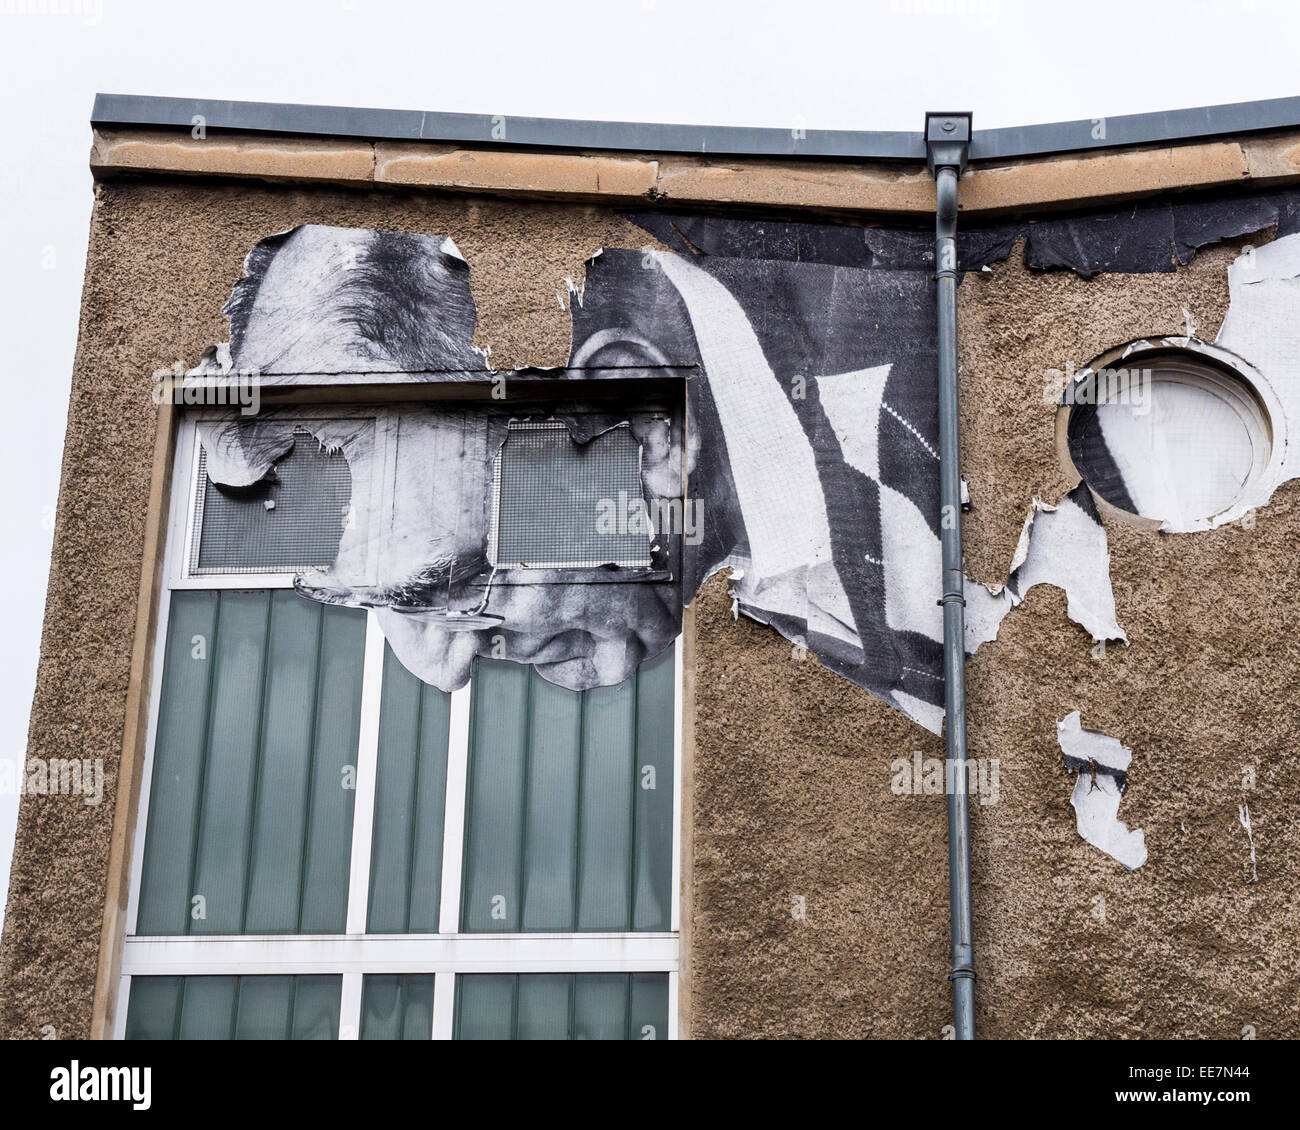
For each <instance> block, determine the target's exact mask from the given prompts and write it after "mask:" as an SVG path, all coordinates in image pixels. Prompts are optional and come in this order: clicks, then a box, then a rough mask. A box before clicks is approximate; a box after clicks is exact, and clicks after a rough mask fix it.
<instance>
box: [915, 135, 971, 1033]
mask: <svg viewBox="0 0 1300 1130" xmlns="http://www.w3.org/2000/svg"><path fill="white" fill-rule="evenodd" d="M970 137H971V116H970V114H968V113H956V114H938V113H930V114H926V116H925V152H926V164H927V165H928V166H929V168H930V171H931V172H932V173H933V174H934V179H935V188H936V194H937V204H936V209H935V224H934V234H935V242H934V254H935V279H936V281H937V283H938V306H937V313H938V331H939V484H940V487H939V489H940V516H941V521H940V543H941V548H942V557H943V597H942V599H941V601H940V603H941V604H942V605H943V673H944V709H945V720H946V723H947V725H946V727H945V745H946V755H947V764H946V765H945V769H946V771H947V772H946V775H945V780H946V781H947V782H949V783H950V787H948V788H947V790H946V791H947V794H948V894H949V914H950V918H951V923H952V972H951V973H949V974H948V980H949V981H951V982H952V1011H953V1027H954V1029H955V1034H956V1038H957V1039H959V1040H973V1039H974V1038H975V953H974V946H973V944H972V939H971V896H970V804H969V797H968V794H967V790H966V648H965V637H966V597H965V577H964V574H963V571H962V569H963V562H962V549H961V467H960V457H961V446H960V442H959V439H958V427H957V425H958V400H957V243H956V236H957V178H958V177H959V176H960V175H961V171H962V169H963V168H965V166H966V154H967V150H968V149H969V147H970Z"/></svg>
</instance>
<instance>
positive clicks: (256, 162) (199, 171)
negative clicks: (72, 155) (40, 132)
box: [90, 130, 375, 183]
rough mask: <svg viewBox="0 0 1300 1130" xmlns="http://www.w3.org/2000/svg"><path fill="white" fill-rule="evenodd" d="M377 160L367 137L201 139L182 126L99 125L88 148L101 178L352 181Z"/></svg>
mask: <svg viewBox="0 0 1300 1130" xmlns="http://www.w3.org/2000/svg"><path fill="white" fill-rule="evenodd" d="M374 165H375V147H374V146H373V145H371V144H370V143H369V142H358V141H334V140H331V139H329V138H320V139H319V140H317V139H306V138H273V137H258V136H251V135H249V136H239V135H231V134H226V135H222V136H220V137H217V136H212V137H207V138H204V139H201V140H200V139H197V138H194V137H192V136H191V135H190V134H189V133H186V132H183V131H180V130H130V131H120V132H119V131H112V132H108V131H105V132H101V131H99V130H95V131H94V142H93V144H92V146H91V150H90V169H91V172H93V173H94V174H95V176H96V178H97V179H98V178H101V177H105V176H112V175H113V174H115V173H123V172H132V171H134V172H151V173H186V174H194V175H200V176H201V175H208V176H228V177H253V178H257V179H259V180H293V181H333V182H342V183H349V182H353V181H369V180H371V179H373V176H374Z"/></svg>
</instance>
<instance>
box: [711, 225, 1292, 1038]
mask: <svg viewBox="0 0 1300 1130" xmlns="http://www.w3.org/2000/svg"><path fill="white" fill-rule="evenodd" d="M1263 238H1266V236H1265V237H1263ZM1242 242H1249V240H1243V241H1237V244H1233V245H1228V246H1224V247H1217V248H1212V249H1208V250H1206V251H1203V252H1202V253H1201V254H1200V255H1199V256H1198V257H1197V258H1196V260H1194V261H1193V263H1192V264H1191V265H1190V266H1189V267H1188V268H1186V269H1183V270H1179V271H1178V272H1176V273H1171V274H1146V275H1103V276H1100V277H1098V278H1096V279H1094V280H1092V281H1083V280H1081V279H1079V278H1077V277H1075V276H1074V275H1072V274H1068V273H1064V272H1053V273H1049V274H1044V273H1040V272H1030V271H1029V270H1027V269H1026V268H1025V267H1024V266H1023V264H1022V263H1021V262H1020V259H1019V256H1018V253H1017V254H1013V256H1012V257H1011V259H1010V260H1009V261H1008V262H1006V263H1002V264H999V265H997V266H995V267H994V268H993V270H992V272H991V273H985V274H979V275H968V276H967V277H966V279H965V281H964V282H963V284H962V286H961V288H960V290H959V311H960V319H961V324H960V331H959V341H960V349H961V364H962V373H961V380H962V397H963V427H964V434H963V437H962V439H963V471H964V473H965V474H966V476H967V478H968V480H969V482H970V486H971V492H972V495H973V497H974V501H975V505H976V509H975V511H974V512H973V513H971V514H969V515H967V517H966V521H965V526H964V529H965V535H966V550H967V557H968V565H969V568H970V570H971V572H972V573H973V574H974V575H975V576H977V577H980V578H981V579H983V580H986V581H989V582H993V581H1001V580H1004V579H1005V577H1006V571H1007V565H1008V563H1009V561H1010V559H1011V555H1012V552H1013V550H1014V548H1015V543H1016V539H1017V538H1018V537H1019V535H1020V530H1021V526H1022V524H1023V521H1024V517H1025V512H1026V509H1027V507H1028V505H1029V502H1030V499H1031V497H1032V496H1034V495H1035V494H1037V495H1038V496H1039V497H1041V498H1043V499H1044V500H1045V501H1049V502H1054V501H1056V500H1057V499H1059V497H1060V496H1061V495H1062V494H1063V493H1064V492H1065V490H1066V488H1067V483H1066V479H1065V477H1064V474H1063V472H1062V470H1061V467H1060V464H1059V461H1058V457H1057V454H1056V446H1055V440H1054V432H1053V425H1054V417H1055V409H1054V408H1053V407H1051V406H1049V405H1047V404H1045V403H1044V400H1043V386H1044V383H1045V382H1044V371H1045V370H1047V369H1062V368H1064V367H1065V364H1066V362H1067V361H1072V362H1073V363H1074V365H1075V366H1076V368H1077V367H1081V366H1082V365H1084V364H1086V363H1087V362H1088V361H1090V360H1091V359H1092V358H1093V357H1095V356H1096V355H1097V354H1099V353H1101V352H1102V351H1103V350H1105V349H1107V348H1109V347H1110V346H1113V345H1117V344H1121V343H1123V342H1125V341H1128V340H1130V339H1132V338H1136V337H1140V336H1144V335H1148V334H1151V335H1154V334H1166V333H1182V332H1184V324H1185V323H1184V317H1183V313H1182V308H1183V307H1187V309H1188V310H1189V311H1190V312H1191V314H1192V315H1193V317H1194V319H1195V321H1196V324H1197V327H1198V330H1199V332H1200V333H1201V334H1202V335H1203V336H1204V337H1206V338H1210V339H1212V338H1213V336H1214V334H1215V333H1216V332H1217V330H1218V326H1219V323H1220V322H1221V320H1222V317H1223V314H1224V312H1225V311H1226V309H1227V298H1228V296H1227V276H1226V270H1227V265H1228V263H1229V262H1230V261H1231V259H1232V257H1233V255H1234V254H1235V253H1236V247H1237V245H1238V244H1240V243H1242ZM1254 242H1255V243H1257V244H1258V243H1260V242H1262V238H1261V237H1255V239H1254ZM1107 535H1108V537H1109V541H1110V548H1111V554H1112V561H1111V575H1112V578H1113V585H1114V590H1115V599H1116V606H1117V609H1118V614H1119V622H1120V624H1121V625H1122V626H1123V627H1124V628H1125V629H1126V630H1127V632H1128V635H1129V638H1130V640H1131V645H1130V646H1129V647H1125V646H1124V645H1123V644H1117V645H1111V646H1110V647H1109V648H1108V649H1107V650H1106V652H1105V654H1104V657H1100V658H1094V657H1093V651H1092V644H1091V640H1090V639H1089V637H1088V636H1087V634H1086V633H1085V632H1084V631H1083V630H1082V629H1081V628H1080V627H1078V626H1077V625H1075V624H1073V623H1071V622H1070V621H1068V620H1067V619H1066V614H1065V597H1064V594H1063V593H1061V592H1060V591H1059V590H1056V589H1051V588H1046V587H1039V588H1036V589H1034V590H1032V591H1031V593H1030V594H1029V597H1028V599H1027V600H1026V602H1025V604H1024V605H1023V606H1022V607H1021V608H1019V609H1017V610H1015V611H1013V612H1012V613H1011V614H1010V615H1009V616H1008V618H1007V619H1006V620H1005V621H1004V622H1003V625H1002V630H1001V633H1000V635H999V638H998V639H997V640H996V641H995V642H993V643H991V644H987V645H985V646H984V647H983V648H981V649H980V651H979V652H978V653H977V654H976V655H975V656H974V657H973V658H972V659H971V660H970V662H969V663H968V666H967V672H968V676H967V683H968V696H969V709H968V718H969V726H970V740H969V755H970V756H971V757H974V758H997V759H998V761H999V765H1000V782H999V783H1000V791H1001V796H1000V799H999V801H998V803H996V804H993V805H989V806H983V805H980V804H978V803H973V805H972V843H973V871H974V876H973V884H974V910H975V947H976V965H977V968H978V971H979V976H980V980H979V983H978V987H977V994H976V1007H977V1026H978V1031H979V1034H980V1035H981V1036H984V1037H991V1038H1013V1039H1014V1038H1031V1037H1032V1038H1065V1037H1082V1038H1094V1039H1095V1038H1144V1037H1145V1038H1151V1037H1216V1038H1226V1039H1234V1038H1240V1036H1241V1034H1242V1029H1243V1028H1244V1027H1245V1026H1247V1025H1250V1026H1253V1027H1254V1028H1255V1029H1256V1031H1257V1033H1258V1035H1259V1036H1260V1038H1268V1037H1289V1038H1295V1037H1296V1036H1297V1035H1298V1034H1300V1018H1298V1017H1297V1015H1296V1012H1295V1009H1294V1002H1295V1001H1296V999H1297V998H1298V997H1300V957H1298V952H1300V950H1298V947H1297V946H1296V943H1295V940H1294V938H1295V930H1296V926H1297V911H1296V905H1295V894H1294V891H1295V882H1294V876H1295V874H1296V868H1297V866H1300V854H1298V853H1300V824H1298V819H1300V791H1298V790H1297V788H1296V786H1295V783H1294V782H1295V779H1296V772H1297V768H1298V766H1297V760H1298V758H1297V753H1296V750H1295V747H1294V743H1293V741H1292V734H1294V733H1295V732H1297V730H1300V639H1298V633H1300V613H1298V612H1297V610H1296V608H1295V606H1294V603H1293V602H1290V601H1288V600H1287V599H1286V596H1287V594H1288V593H1290V592H1293V591H1295V587H1296V585H1297V584H1298V583H1300V563H1298V562H1297V556H1296V553H1295V546H1296V544H1297V538H1298V536H1300V484H1295V483H1292V484H1289V485H1288V486H1285V487H1283V488H1282V489H1281V490H1280V491H1279V492H1278V493H1277V495H1276V496H1275V497H1274V500H1273V502H1272V504H1271V505H1270V506H1268V507H1267V508H1265V509H1263V510H1261V511H1260V512H1259V513H1258V514H1257V515H1256V519H1255V526H1254V529H1253V530H1248V529H1243V528H1241V527H1240V526H1234V527H1229V528H1224V529H1220V530H1217V531H1214V532H1212V533H1206V534H1194V535H1186V534H1184V535H1172V536H1171V535H1165V534H1160V533H1156V532H1151V531H1144V530H1141V529H1138V528H1137V527H1135V526H1134V525H1131V524H1129V523H1126V522H1123V521H1115V520H1111V521H1108V523H1107ZM729 603H730V602H729V601H728V600H727V598H726V594H725V589H724V587H723V585H722V583H721V581H720V580H718V579H715V580H714V581H713V582H711V583H710V585H709V586H708V588H707V589H706V590H705V592H704V593H703V594H702V596H701V598H700V601H699V605H698V609H697V626H698V638H697V643H696V655H697V681H696V703H697V711H696V724H695V734H696V763H695V805H696V820H695V891H694V912H695V945H694V952H693V960H694V963H695V969H694V989H695V992H694V996H693V1006H694V1014H693V1022H694V1030H695V1033H696V1034H697V1035H718V1036H769V1037H771V1036H842V1037H858V1036H865V1035H871V1036H878V1037H891V1036H893V1037H921V1038H937V1037H939V1036H940V1034H941V1032H942V1029H943V1026H944V1025H945V1024H947V1023H949V1020H950V1015H951V1012H950V1008H951V1006H950V999H949V995H948V986H947V984H946V983H945V982H944V980H943V976H944V974H945V973H946V971H947V961H948V953H947V945H948V921H947V900H948V890H947V844H946V832H945V813H944V803H945V802H944V798H943V797H942V796H922V797H912V796H895V795H894V794H893V793H892V792H891V789H890V782H891V777H892V772H891V770H890V768H889V763H890V762H891V761H892V760H893V759H894V758H897V757H910V756H911V755H912V753H913V751H916V750H920V751H921V752H922V753H923V755H924V756H925V757H942V756H943V748H942V743H941V742H940V740H939V739H937V738H935V737H934V736H933V735H930V734H928V733H926V732H925V731H923V730H921V729H920V728H919V727H916V726H912V725H910V724H909V723H907V722H906V721H904V720H903V719H901V718H900V717H899V716H898V715H897V714H896V713H895V712H893V711H891V710H890V709H888V708H887V707H885V706H884V705H883V704H881V703H880V702H878V701H876V700H875V699H873V698H871V697H870V696H869V695H867V694H866V693H865V692H863V691H861V690H859V689H858V688H856V687H854V686H851V685H850V684H848V683H847V682H844V681H843V680H840V679H837V678H836V677H834V676H833V675H830V674H829V673H827V672H825V671H822V670H820V669H819V668H818V667H817V666H816V663H815V660H812V659H804V660H800V659H799V658H798V655H797V653H796V652H792V650H791V648H790V645H789V644H787V643H785V642H784V641H783V640H781V639H779V638H777V637H776V636H775V635H774V634H772V633H771V632H769V631H767V630H766V629H764V628H761V627H759V626H758V625H754V624H746V623H744V622H741V623H740V624H738V625H737V624H733V623H731V616H730V611H729ZM752 704H761V707H759V708H757V709H756V708H755V707H754V706H753V705H752ZM1074 709H1081V710H1082V712H1083V722H1084V725H1085V726H1087V727H1089V728H1093V729H1100V730H1104V731H1106V732H1108V733H1110V734H1113V735H1116V736H1118V737H1119V738H1120V739H1121V740H1122V741H1123V742H1124V743H1125V744H1126V745H1129V746H1131V747H1132V748H1133V754H1134V759H1133V765H1132V767H1131V769H1130V773H1129V790H1128V793H1127V794H1126V796H1125V798H1124V801H1123V804H1122V805H1121V806H1120V818H1121V819H1122V820H1123V821H1125V822H1126V823H1127V824H1128V825H1129V827H1130V828H1134V827H1138V828H1142V829H1143V830H1144V831H1145V834H1146V842H1147V846H1148V849H1149V851H1150V858H1149V859H1148V861H1147V863H1146V864H1145V865H1144V866H1143V867H1142V868H1140V869H1139V870H1138V871H1136V872H1133V873H1129V872H1127V871H1125V870H1124V868H1123V867H1121V866H1120V865H1119V864H1118V863H1116V862H1115V861H1114V860H1113V859H1111V858H1110V857H1108V856H1106V855H1104V854H1102V853H1101V852H1100V851H1098V850H1097V849H1096V848H1094V847H1091V846H1089V845H1088V844H1086V843H1085V842H1084V841H1083V840H1082V839H1081V838H1080V837H1079V836H1078V834H1077V833H1076V831H1075V819H1074V810H1073V809H1072V808H1071V807H1070V804H1069V797H1070V793H1071V790H1072V788H1073V783H1074V778H1073V777H1072V776H1071V775H1069V774H1067V772H1066V771H1065V770H1064V768H1063V766H1062V757H1061V751H1060V749H1059V747H1058V745H1057V740H1056V726H1055V724H1056V722H1057V720H1059V719H1061V718H1063V717H1064V716H1065V715H1066V714H1067V713H1069V712H1070V711H1071V710H1074ZM760 710H761V718H762V723H761V724H756V721H755V720H756V716H760V714H759V712H760ZM1251 765H1253V766H1254V767H1255V774H1256V788H1255V789H1254V790H1253V791H1247V790H1244V789H1243V788H1242V780H1243V775H1244V774H1243V767H1245V766H1251ZM1241 804H1249V806H1250V815H1251V820H1252V824H1253V830H1254V844H1255V851H1256V857H1257V865H1258V874H1259V878H1258V881H1257V882H1252V881H1251V878H1252V868H1251V864H1250V858H1249V856H1250V848H1249V845H1248V842H1247V837H1246V833H1245V830H1244V829H1243V828H1242V827H1241V824H1240V822H1239V809H1238V806H1239V805H1241ZM796 896H802V897H803V898H804V899H805V901H806V918H805V919H804V920H802V921H801V920H799V919H797V918H796V917H795V916H794V915H793V914H792V907H793V902H792V900H793V899H794V898H795V897H796ZM1099 897H1100V899H1101V900H1102V901H1101V902H1099V901H1098V898H1099ZM1103 910H1104V916H1103V913H1102V912H1103Z"/></svg>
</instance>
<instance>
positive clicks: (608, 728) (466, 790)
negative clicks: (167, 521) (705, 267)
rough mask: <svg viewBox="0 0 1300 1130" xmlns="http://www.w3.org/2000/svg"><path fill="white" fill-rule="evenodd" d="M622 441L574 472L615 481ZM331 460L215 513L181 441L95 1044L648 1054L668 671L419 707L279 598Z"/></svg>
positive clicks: (475, 680)
mask: <svg viewBox="0 0 1300 1130" xmlns="http://www.w3.org/2000/svg"><path fill="white" fill-rule="evenodd" d="M370 411H371V412H382V411H383V410H382V409H371V410H370ZM356 415H357V413H356V412H354V413H352V416H353V421H354V422H355V416H356ZM617 432H618V429H615V430H614V431H613V432H610V433H607V434H608V435H614V434H616V433H617ZM622 433H623V434H622V437H621V438H619V439H616V440H613V441H612V442H614V443H616V444H620V445H623V446H622V447H620V449H619V450H617V451H615V450H614V449H612V448H611V449H610V452H611V453H612V454H600V455H599V457H600V458H601V459H612V461H613V462H614V464H615V465H616V466H619V467H626V466H632V467H636V466H638V465H639V462H638V459H639V455H638V452H637V450H636V446H637V445H636V442H635V440H632V437H631V434H630V432H628V430H627V429H626V428H624V429H622ZM565 438H566V442H569V441H568V440H567V436H566V437H565ZM600 438H601V437H598V438H597V440H596V441H593V442H599V440H600ZM629 440H631V443H632V450H628V449H627V448H626V442H627V441H629ZM512 442H513V437H512ZM507 446H508V445H507ZM593 450H596V449H593ZM335 458H336V457H335V456H331V455H327V454H326V453H325V452H324V451H323V450H322V448H321V446H320V445H319V444H318V443H317V442H316V441H315V440H314V439H312V438H311V436H310V434H307V433H305V432H304V433H295V435H294V443H293V445H292V448H291V450H289V451H288V452H286V453H285V454H284V455H283V456H281V458H280V459H279V461H277V463H276V464H275V467H274V471H273V476H272V477H270V478H269V479H268V480H267V481H265V482H263V483H260V484H257V485H256V486H255V487H253V488H248V489H245V490H243V491H239V492H228V491H226V492H223V491H219V490H218V489H217V488H216V487H215V486H213V484H212V483H211V482H210V481H209V480H208V479H207V476H206V471H205V463H204V459H203V455H202V452H201V450H199V448H198V444H197V439H196V435H195V421H194V419H187V420H185V421H183V423H182V426H181V433H180V440H179V443H178V451H177V460H176V467H177V470H176V472H175V473H176V475H177V476H178V479H177V481H178V482H179V483H181V484H183V485H184V487H185V488H186V489H177V490H175V491H173V500H174V513H173V515H172V522H171V525H170V533H169V548H168V556H167V561H166V563H165V575H166V579H167V591H166V592H165V593H164V600H163V606H162V608H161V610H160V627H159V635H158V654H157V656H156V660H155V685H154V688H153V697H152V702H151V713H152V725H151V731H150V742H149V748H148V750H147V754H146V772H145V778H144V783H143V786H142V793H141V806H140V813H141V822H140V827H139V829H138V831H137V836H136V849H135V855H134V859H135V871H134V873H133V882H132V894H131V906H130V907H129V909H128V929H127V937H126V940H125V944H124V947H123V958H122V972H123V977H122V983H121V987H120V992H119V1005H118V1009H117V1034H118V1035H119V1036H125V1037H128V1038H239V1039H243V1038H282V1039H333V1038H340V1037H341V1038H362V1039H398V1038H400V1039H429V1038H431V1037H432V1038H466V1039H471V1038H485V1037H486V1038H520V1039H528V1038H574V1039H582V1038H620V1039H622V1038H627V1039H649V1038H655V1039H662V1038H666V1037H668V1036H670V1035H671V1034H672V1032H673V1030H674V1025H675V1019H674V1018H675V1011H676V1009H675V1003H674V1000H675V993H676V970H677V961H678V955H677V949H678V939H677V933H676V925H677V924H676V917H677V907H676V899H675V896H674V892H675V890H676V878H675V876H676V868H677V862H676V854H677V843H676V839H677V837H676V812H677V796H678V784H677V782H678V760H679V753H678V748H677V738H676V736H677V734H678V733H679V732H680V719H679V715H678V713H677V711H678V706H677V695H676V687H677V686H678V685H679V682H680V678H679V673H678V662H679V659H678V653H677V651H676V650H675V649H669V651H667V652H665V653H663V654H662V655H660V656H658V657H655V658H653V659H651V660H649V661H647V662H646V663H644V664H642V666H641V667H640V669H639V670H638V671H637V673H636V674H635V675H633V676H632V677H631V678H630V679H628V680H627V681H626V682H625V683H623V684H621V685H619V686H616V687H601V688H596V689H593V690H590V691H586V692H582V693H578V692H573V691H568V690H565V689H563V688H561V687H557V686H555V685H553V684H551V683H548V682H546V681H545V680H544V679H542V678H541V676H540V675H538V674H537V672H536V671H534V670H533V669H532V668H529V667H525V666H521V665H518V664H513V663H509V662H506V661H501V660H492V659H480V660H478V661H477V663H476V665H475V668H474V673H473V677H472V680H471V683H470V685H469V686H467V687H465V688H463V689H462V690H460V691H457V692H455V693H453V694H447V693H444V692H443V691H441V690H439V689H438V688H436V687H433V686H430V685H428V684H425V683H423V682H421V681H420V680H419V679H417V678H416V677H415V676H414V675H412V674H411V673H410V672H408V671H407V670H406V669H405V667H403V666H402V664H401V663H400V662H399V661H398V660H397V658H396V656H395V655H394V653H393V651H392V649H391V648H390V647H389V646H388V645H387V643H386V642H385V640H384V638H383V636H382V634H381V633H380V631H379V628H378V624H377V621H376V619H375V614H374V613H373V612H369V611H367V610H365V609H362V608H351V607H343V606H337V605H330V604H322V603H317V602H315V601H311V600H308V599H306V598H305V597H303V596H301V595H299V594H298V593H297V592H295V591H294V590H293V588H292V576H293V574H292V572H290V571H289V564H288V563H292V564H293V566H295V567H296V565H297V564H299V563H311V564H320V563H321V560H322V553H323V552H324V551H326V550H327V549H328V547H329V545H330V544H331V542H330V539H334V540H333V544H335V545H337V539H338V536H339V532H338V525H339V521H338V520H339V516H340V515H341V514H342V513H344V512H345V511H346V510H347V508H348V505H349V502H348V496H349V491H350V489H351V480H350V478H349V476H348V475H347V464H346V462H344V463H343V465H342V468H340V467H339V465H338V463H337V462H334V460H335ZM614 482H615V483H618V482H621V480H614ZM638 489H639V488H638ZM285 499H288V500H290V501H289V504H288V505H285V504H284V502H283V500H285ZM268 500H270V501H276V500H280V501H279V502H277V505H276V506H274V507H268V506H267V505H266V503H267V501H268ZM282 509H283V510H284V511H285V512H286V513H287V512H288V511H290V510H291V511H292V512H293V513H294V516H295V519H296V525H295V527H294V528H293V529H292V530H285V529H283V528H281V527H278V526H274V525H273V524H272V523H273V522H274V521H275V519H276V518H277V517H278V515H277V514H276V512H277V511H280V510H282ZM267 516H270V519H269V521H268V518H267ZM231 531H237V532H236V533H234V534H231V533H230V532H231ZM214 546H216V547H219V548H216V549H212V547H214ZM210 549H211V553H209V554H208V555H207V556H205V552H207V551H208V550H210ZM324 563H325V564H328V560H326V561H325V562H324ZM247 570H252V572H249V571H247Z"/></svg>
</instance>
